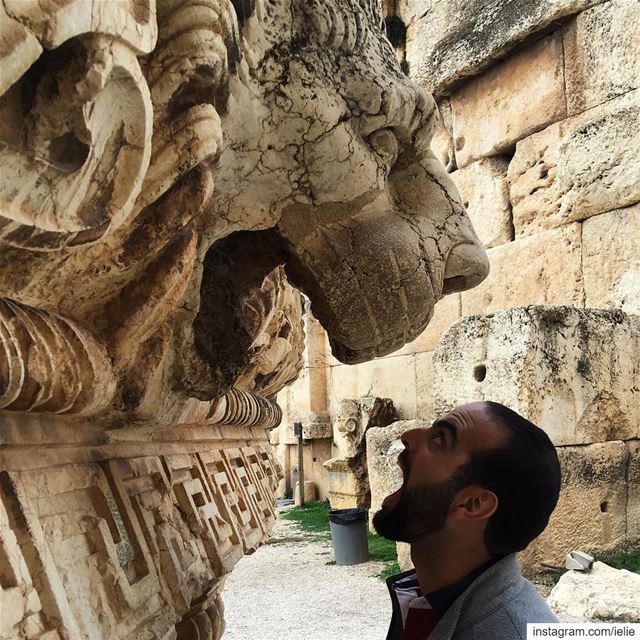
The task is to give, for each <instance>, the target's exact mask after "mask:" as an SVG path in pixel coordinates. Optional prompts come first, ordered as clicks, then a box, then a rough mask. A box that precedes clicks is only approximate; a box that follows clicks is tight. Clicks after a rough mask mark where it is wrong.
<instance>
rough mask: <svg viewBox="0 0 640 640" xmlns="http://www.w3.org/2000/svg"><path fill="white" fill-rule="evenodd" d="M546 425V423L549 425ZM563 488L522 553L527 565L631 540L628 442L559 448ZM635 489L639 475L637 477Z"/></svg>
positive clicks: (556, 561)
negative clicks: (541, 527)
mask: <svg viewBox="0 0 640 640" xmlns="http://www.w3.org/2000/svg"><path fill="white" fill-rule="evenodd" d="M544 426H545V427H546V424H544ZM558 457H559V458H560V465H561V468H562V489H561V492H560V499H559V500H558V506H557V507H556V509H555V511H554V512H553V514H552V516H551V519H550V521H549V525H548V526H547V528H546V529H545V530H544V531H543V533H542V534H541V535H540V537H538V538H537V539H536V540H534V541H533V542H532V543H531V544H530V545H529V547H527V549H525V550H524V551H523V552H521V553H520V554H519V559H520V562H521V563H522V564H523V565H526V566H528V567H532V568H537V569H540V568H542V565H543V564H546V565H551V566H564V558H565V556H566V555H567V553H569V551H573V550H574V549H578V550H582V551H587V552H589V551H592V552H593V551H611V550H612V549H614V548H615V547H616V546H619V545H621V544H625V543H627V542H631V539H630V538H629V537H628V535H627V492H628V488H627V468H628V462H629V453H628V451H627V447H626V446H625V443H624V442H619V441H616V442H605V443H599V444H592V445H589V446H586V447H559V448H558ZM632 484H633V486H634V487H635V488H637V487H638V485H639V484H640V480H639V479H638V478H635V479H634V480H633V481H632Z"/></svg>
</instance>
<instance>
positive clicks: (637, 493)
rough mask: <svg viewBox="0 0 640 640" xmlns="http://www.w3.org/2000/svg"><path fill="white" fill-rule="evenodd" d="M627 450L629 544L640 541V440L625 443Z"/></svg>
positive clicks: (635, 543)
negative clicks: (639, 479)
mask: <svg viewBox="0 0 640 640" xmlns="http://www.w3.org/2000/svg"><path fill="white" fill-rule="evenodd" d="M626 445H627V449H628V450H629V464H628V466H627V537H628V539H629V544H632V545H637V544H639V543H640V483H639V482H638V478H640V441H638V440H634V441H630V442H627V443H626Z"/></svg>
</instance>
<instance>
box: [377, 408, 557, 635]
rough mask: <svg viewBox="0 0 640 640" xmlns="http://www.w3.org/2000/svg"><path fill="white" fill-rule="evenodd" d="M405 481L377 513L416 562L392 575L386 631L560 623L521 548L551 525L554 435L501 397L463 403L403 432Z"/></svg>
mask: <svg viewBox="0 0 640 640" xmlns="http://www.w3.org/2000/svg"><path fill="white" fill-rule="evenodd" d="M402 442H403V444H404V447H405V449H404V451H403V452H402V453H401V454H400V455H399V456H398V464H399V465H400V467H401V468H402V472H403V476H404V481H403V484H402V487H401V488H400V489H399V490H398V491H396V492H395V493H392V494H391V495H389V496H387V497H386V498H385V500H384V502H383V503H382V508H381V509H380V511H378V512H377V513H376V514H375V516H374V518H373V525H374V527H375V529H376V531H377V532H378V533H379V534H380V535H382V536H384V537H385V538H389V539H390V540H398V541H402V542H408V543H409V544H410V545H411V560H412V561H413V564H414V566H415V569H412V570H410V571H406V572H404V573H401V574H399V575H396V576H392V577H391V578H389V579H388V580H387V585H388V587H389V592H390V594H391V598H392V603H393V614H392V618H391V625H390V628H389V633H388V635H387V640H426V639H427V638H428V639H429V640H445V639H446V640H449V639H452V640H484V639H485V638H486V639H487V640H516V639H522V640H524V639H525V638H526V632H527V629H526V627H527V623H528V622H557V618H556V617H555V616H554V615H553V614H552V613H551V611H550V610H549V608H548V607H547V604H546V603H545V601H544V600H543V599H542V598H541V597H540V595H539V594H538V592H537V591H536V589H535V588H534V586H533V585H532V584H531V583H530V582H529V581H528V580H526V579H525V578H523V577H522V575H521V573H520V566H519V564H518V561H517V560H516V555H515V554H516V552H517V551H521V550H522V549H524V548H526V546H527V545H528V544H529V543H530V542H531V541H532V540H533V539H535V538H536V537H537V536H538V535H540V533H542V531H543V530H544V529H545V527H546V526H547V523H548V522H549V517H550V516H551V513H552V512H553V510H554V508H555V506H556V504H557V502H558V495H559V492H560V463H559V461H558V455H557V453H556V450H555V447H554V446H553V444H552V442H551V440H549V437H548V436H547V434H546V433H545V432H544V431H543V430H542V429H540V428H538V427H536V426H535V425H534V424H533V423H531V422H529V421H528V420H526V419H525V418H523V417H522V416H520V415H518V414H517V413H516V412H515V411H512V410H511V409H509V408H507V407H505V406H503V405H501V404H498V403H495V402H476V403H472V404H467V405H463V406H460V407H457V408H456V409H454V410H453V411H451V412H450V413H448V414H446V415H444V416H442V417H441V418H439V419H438V420H436V421H435V422H434V423H433V425H432V426H431V427H430V428H429V429H412V430H410V431H407V432H405V433H404V434H403V435H402Z"/></svg>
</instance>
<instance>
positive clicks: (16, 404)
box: [0, 299, 115, 415]
mask: <svg viewBox="0 0 640 640" xmlns="http://www.w3.org/2000/svg"><path fill="white" fill-rule="evenodd" d="M0 354H1V355H0V410H5V411H36V412H50V413H75V414H82V415H88V414H91V413H95V412H96V411H97V410H99V409H101V408H104V407H105V406H108V405H109V403H110V401H111V399H112V397H113V395H114V392H115V377H114V375H113V371H112V367H111V362H110V360H109V357H108V355H107V352H106V350H105V348H104V347H102V346H101V345H100V344H98V343H97V342H96V341H95V340H94V339H93V338H92V337H91V336H90V335H89V334H88V333H87V332H86V331H83V330H82V329H81V328H80V327H78V326H76V325H75V324H74V323H73V322H70V321H69V320H65V319H64V318H62V317H60V316H56V315H55V314H52V313H47V312H45V311H42V310H40V309H33V308H30V307H27V306H26V305H23V304H20V303H18V302H14V301H12V300H1V299H0Z"/></svg>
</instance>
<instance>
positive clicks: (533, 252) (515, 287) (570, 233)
mask: <svg viewBox="0 0 640 640" xmlns="http://www.w3.org/2000/svg"><path fill="white" fill-rule="evenodd" d="M487 253H488V255H489V262H490V265H491V272H490V274H489V277H488V278H487V280H486V281H485V282H484V283H482V284H481V285H480V286H478V287H476V289H474V290H473V291H465V292H463V293H462V296H461V297H462V315H463V316H467V315H471V314H475V313H493V312H494V311H497V310H499V309H508V308H510V307H516V306H518V305H522V304H566V303H571V304H572V305H575V306H578V307H581V306H583V305H584V285H583V279H582V238H581V229H580V224H578V223H574V224H571V225H567V226H564V227H560V228H558V229H551V230H549V231H543V232H541V233H537V234H535V235H532V236H527V237H525V238H517V239H516V240H515V241H514V242H508V243H507V244H503V245H500V246H498V247H494V248H493V249H489V250H488V251H487ZM549 256H553V260H551V259H549Z"/></svg>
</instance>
